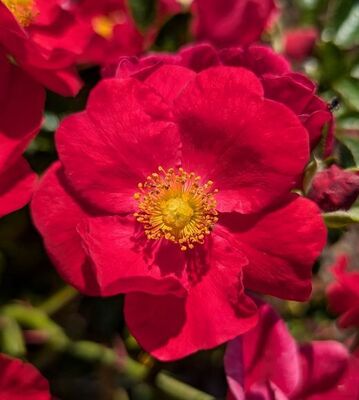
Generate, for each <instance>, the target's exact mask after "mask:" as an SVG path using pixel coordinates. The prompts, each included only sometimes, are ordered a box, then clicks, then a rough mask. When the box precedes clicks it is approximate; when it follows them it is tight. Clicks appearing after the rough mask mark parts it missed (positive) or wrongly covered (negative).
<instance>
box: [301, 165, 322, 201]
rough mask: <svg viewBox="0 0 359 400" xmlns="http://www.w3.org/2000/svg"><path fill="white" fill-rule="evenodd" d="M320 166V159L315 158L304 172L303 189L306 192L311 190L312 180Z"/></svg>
mask: <svg viewBox="0 0 359 400" xmlns="http://www.w3.org/2000/svg"><path fill="white" fill-rule="evenodd" d="M319 166H320V162H319V160H317V159H316V158H314V159H313V160H312V161H311V162H310V163H309V164H308V165H307V167H306V169H305V172H304V178H303V191H304V193H308V191H309V190H310V186H311V184H312V180H313V178H314V175H315V174H316V173H317V171H318V169H319Z"/></svg>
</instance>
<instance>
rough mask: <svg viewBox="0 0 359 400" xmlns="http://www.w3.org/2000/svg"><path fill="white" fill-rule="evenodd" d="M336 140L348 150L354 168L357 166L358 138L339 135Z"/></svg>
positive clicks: (358, 163)
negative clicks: (354, 165)
mask: <svg viewBox="0 0 359 400" xmlns="http://www.w3.org/2000/svg"><path fill="white" fill-rule="evenodd" d="M337 139H338V140H340V141H341V142H342V143H343V144H344V145H345V146H346V147H347V148H348V149H349V150H350V152H351V154H352V156H353V159H354V161H355V164H356V166H359V138H358V137H355V136H344V135H340V136H337Z"/></svg>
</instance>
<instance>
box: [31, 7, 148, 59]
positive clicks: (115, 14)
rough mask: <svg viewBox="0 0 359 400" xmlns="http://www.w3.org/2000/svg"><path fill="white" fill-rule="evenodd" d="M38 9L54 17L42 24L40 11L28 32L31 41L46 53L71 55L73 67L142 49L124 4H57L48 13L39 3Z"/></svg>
mask: <svg viewBox="0 0 359 400" xmlns="http://www.w3.org/2000/svg"><path fill="white" fill-rule="evenodd" d="M37 1H39V0H37ZM43 3H44V4H43ZM38 8H39V9H40V8H45V10H44V11H45V14H46V11H47V14H49V13H50V15H52V16H53V17H52V19H47V20H45V21H44V20H43V19H42V18H41V9H40V10H39V18H38V19H36V18H35V20H34V21H33V23H32V24H31V25H30V26H29V28H28V30H29V32H30V35H31V38H32V39H33V40H34V41H36V43H38V44H39V45H41V46H43V47H45V48H48V50H53V49H57V50H59V49H61V50H62V51H65V52H70V53H74V56H75V61H76V63H100V64H104V63H106V62H111V61H113V60H116V59H118V57H119V56H123V55H133V54H138V53H140V52H142V50H143V49H144V46H145V37H144V35H142V34H141V33H140V31H139V30H138V29H137V28H136V25H135V23H134V21H133V19H132V17H131V15H130V13H129V10H128V7H127V4H126V2H125V1H124V0H103V1H95V0H81V1H74V0H70V1H67V2H65V1H63V0H57V1H53V2H52V6H51V8H50V9H49V5H48V3H47V2H42V1H41V2H39V7H38Z"/></svg>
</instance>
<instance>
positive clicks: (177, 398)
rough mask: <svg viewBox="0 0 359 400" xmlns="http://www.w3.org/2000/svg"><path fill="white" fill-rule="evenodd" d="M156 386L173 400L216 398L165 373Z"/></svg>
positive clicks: (162, 373) (158, 376)
mask: <svg viewBox="0 0 359 400" xmlns="http://www.w3.org/2000/svg"><path fill="white" fill-rule="evenodd" d="M155 384H156V386H157V387H158V389H160V390H161V391H162V392H163V393H165V394H167V395H169V396H170V397H171V399H173V400H184V399H185V400H214V399H215V398H214V397H213V396H211V395H209V394H207V393H204V392H201V391H200V390H198V389H196V388H194V387H192V386H189V385H187V384H186V383H183V382H180V381H178V380H177V379H175V378H173V377H171V376H170V375H168V374H166V373H165V372H160V373H159V374H158V375H157V377H156V379H155Z"/></svg>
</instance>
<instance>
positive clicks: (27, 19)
mask: <svg viewBox="0 0 359 400" xmlns="http://www.w3.org/2000/svg"><path fill="white" fill-rule="evenodd" d="M0 1H1V2H2V3H4V4H5V6H6V7H7V8H8V9H9V10H10V11H11V13H12V14H13V15H14V17H15V18H16V20H17V22H18V23H19V24H20V25H21V26H22V27H24V28H25V27H27V26H29V25H30V24H31V22H32V21H33V20H34V19H35V17H36V16H37V15H38V11H37V9H36V7H35V4H34V0H0Z"/></svg>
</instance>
